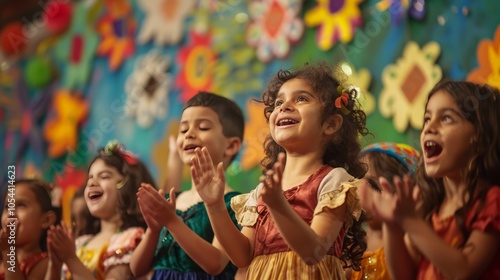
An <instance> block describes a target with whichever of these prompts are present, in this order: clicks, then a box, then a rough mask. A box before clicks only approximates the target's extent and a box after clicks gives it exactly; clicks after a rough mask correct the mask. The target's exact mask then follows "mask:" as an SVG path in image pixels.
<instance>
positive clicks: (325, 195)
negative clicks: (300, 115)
mask: <svg viewBox="0 0 500 280" xmlns="http://www.w3.org/2000/svg"><path fill="white" fill-rule="evenodd" d="M357 182H358V181H357V180H354V178H353V177H352V176H351V175H350V174H348V173H347V171H346V170H344V169H343V168H333V167H331V166H328V165H324V166H322V167H321V168H320V169H319V170H317V171H316V172H315V173H314V174H312V175H311V176H310V177H309V178H308V179H307V180H306V181H305V182H303V183H302V184H300V185H298V186H295V187H293V188H291V189H288V190H286V191H284V193H283V194H284V195H285V197H286V199H287V200H288V202H289V203H290V204H291V206H292V208H293V209H294V211H295V212H297V214H298V215H299V216H300V217H301V218H302V219H303V220H304V221H305V222H306V223H307V224H309V225H310V224H311V222H312V219H313V217H314V216H315V215H317V214H319V213H321V212H323V211H324V210H325V209H327V208H329V209H335V208H337V207H339V206H341V205H343V204H344V203H346V205H347V215H346V217H345V221H344V226H343V228H342V229H341V231H340V233H339V235H338V237H337V239H336V240H335V241H334V242H332V244H329V245H327V246H329V250H328V252H327V254H326V256H325V257H324V258H323V259H322V260H321V261H320V262H319V263H317V264H315V265H307V264H306V263H305V262H304V261H303V260H302V259H301V258H300V257H299V256H298V255H297V254H296V253H295V252H294V251H293V250H292V249H291V248H289V246H288V244H287V243H286V242H285V240H284V239H283V237H282V236H281V234H280V233H279V231H278V229H277V227H276V225H275V224H274V222H273V220H272V218H271V216H270V214H269V211H268V210H267V208H266V206H265V205H264V203H263V202H262V200H261V199H260V198H259V191H260V189H261V188H262V185H259V186H258V187H257V188H256V189H254V190H253V191H252V192H250V193H248V194H243V195H239V196H236V197H234V198H233V199H232V201H231V206H232V208H233V210H234V212H235V214H236V219H237V220H238V223H239V224H240V225H241V226H246V227H253V228H255V243H254V259H253V260H252V262H251V263H250V266H249V267H248V272H247V275H246V278H247V279H345V277H346V276H345V273H344V270H343V268H342V263H341V261H340V259H339V256H340V254H341V252H342V245H343V241H344V236H345V234H346V232H347V229H348V228H349V227H350V226H351V225H352V223H353V221H354V220H357V219H358V218H359V216H360V214H361V206H360V204H359V199H358V197H357V191H356V189H357V188H356V185H357Z"/></svg>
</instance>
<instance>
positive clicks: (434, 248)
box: [402, 218, 500, 279]
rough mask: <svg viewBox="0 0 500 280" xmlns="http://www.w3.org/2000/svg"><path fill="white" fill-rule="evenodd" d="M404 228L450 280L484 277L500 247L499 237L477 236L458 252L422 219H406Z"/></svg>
mask: <svg viewBox="0 0 500 280" xmlns="http://www.w3.org/2000/svg"><path fill="white" fill-rule="evenodd" d="M402 226H403V229H404V230H405V231H406V232H407V234H408V236H409V237H410V240H411V242H412V243H413V244H414V246H415V247H417V248H418V249H419V251H420V252H421V254H422V255H423V256H424V257H425V258H427V259H428V260H429V261H430V262H431V263H432V264H433V265H434V266H436V268H437V269H438V270H439V271H440V272H441V273H442V274H443V275H444V276H445V277H446V278H447V279H469V278H472V277H475V276H477V275H480V274H481V273H482V271H483V270H484V269H485V268H486V266H487V265H488V264H489V263H490V262H491V260H492V258H493V257H494V255H495V253H496V252H497V250H498V247H499V246H500V245H499V243H500V241H499V240H498V238H499V234H498V233H496V234H493V233H485V232H473V233H472V234H471V235H470V237H469V240H468V241H467V243H466V245H465V246H464V247H463V248H462V249H457V248H453V247H451V246H450V245H448V244H446V243H445V242H444V241H443V240H442V239H441V238H440V237H439V236H438V235H437V234H436V233H435V232H434V230H433V229H432V228H431V226H430V225H429V224H428V223H426V222H425V221H424V220H423V219H421V218H411V219H405V220H404V221H403V222H402ZM471 240H473V241H472V242H470V241H471ZM469 242H470V243H469ZM468 244H469V245H468Z"/></svg>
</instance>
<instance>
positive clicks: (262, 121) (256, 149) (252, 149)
mask: <svg viewBox="0 0 500 280" xmlns="http://www.w3.org/2000/svg"><path fill="white" fill-rule="evenodd" d="M263 111H264V105H263V104H261V103H258V102H255V101H252V100H250V101H249V102H248V103H247V114H248V122H247V123H246V124H245V139H244V145H243V150H242V152H241V169H242V170H249V169H251V168H253V167H255V166H258V165H259V164H260V161H261V160H262V159H263V158H264V157H265V156H266V155H265V153H264V147H263V145H262V143H264V140H265V139H266V136H267V135H269V125H268V124H267V122H266V118H265V117H264V114H262V112H263Z"/></svg>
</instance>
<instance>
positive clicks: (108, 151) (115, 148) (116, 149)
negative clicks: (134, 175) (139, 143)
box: [104, 140, 137, 165]
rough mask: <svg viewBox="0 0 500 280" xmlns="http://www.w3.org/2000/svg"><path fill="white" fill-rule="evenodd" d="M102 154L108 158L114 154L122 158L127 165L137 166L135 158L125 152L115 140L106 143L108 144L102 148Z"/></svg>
mask: <svg viewBox="0 0 500 280" xmlns="http://www.w3.org/2000/svg"><path fill="white" fill-rule="evenodd" d="M104 154H105V155H108V156H110V155H113V154H116V155H118V156H120V157H121V158H123V160H124V161H126V162H127V163H128V164H129V165H136V164H137V156H135V155H134V154H132V153H131V152H129V151H127V150H125V148H124V147H123V145H121V144H120V143H119V142H118V141H117V140H111V141H109V142H108V144H106V146H105V147H104Z"/></svg>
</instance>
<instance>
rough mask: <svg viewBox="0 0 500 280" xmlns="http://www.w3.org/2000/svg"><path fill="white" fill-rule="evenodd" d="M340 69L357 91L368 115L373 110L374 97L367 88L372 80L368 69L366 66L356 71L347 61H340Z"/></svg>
mask: <svg viewBox="0 0 500 280" xmlns="http://www.w3.org/2000/svg"><path fill="white" fill-rule="evenodd" d="M340 69H341V70H342V72H344V73H345V74H346V76H347V79H348V80H347V83H348V85H349V86H351V87H354V89H355V90H356V92H357V93H358V96H357V98H358V101H359V103H360V105H361V108H363V111H364V112H365V114H366V115H367V116H368V115H370V114H371V113H373V111H374V110H375V97H374V96H373V94H371V92H370V91H369V90H368V88H369V86H370V82H371V80H372V76H371V74H370V71H369V70H368V69H366V68H361V69H359V70H358V71H357V70H356V69H355V68H354V66H352V65H350V64H349V63H347V62H343V63H341V64H340Z"/></svg>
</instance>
